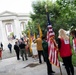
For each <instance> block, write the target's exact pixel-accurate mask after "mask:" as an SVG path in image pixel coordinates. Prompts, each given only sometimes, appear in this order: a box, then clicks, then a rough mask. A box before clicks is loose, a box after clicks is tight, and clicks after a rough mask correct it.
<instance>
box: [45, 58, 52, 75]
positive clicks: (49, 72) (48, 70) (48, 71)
mask: <svg viewBox="0 0 76 75" xmlns="http://www.w3.org/2000/svg"><path fill="white" fill-rule="evenodd" d="M45 59H46V61H45V62H46V65H47V73H48V75H50V74H51V73H52V65H51V63H50V61H49V59H48V58H45Z"/></svg>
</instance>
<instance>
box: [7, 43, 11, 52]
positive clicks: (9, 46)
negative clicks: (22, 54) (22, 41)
mask: <svg viewBox="0 0 76 75" xmlns="http://www.w3.org/2000/svg"><path fill="white" fill-rule="evenodd" d="M8 48H9V50H10V53H12V44H11V43H9V44H8Z"/></svg>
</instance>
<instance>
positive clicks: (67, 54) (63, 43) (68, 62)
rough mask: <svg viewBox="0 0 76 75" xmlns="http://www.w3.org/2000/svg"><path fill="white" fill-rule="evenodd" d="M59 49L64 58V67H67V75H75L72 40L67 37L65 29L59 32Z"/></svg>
mask: <svg viewBox="0 0 76 75" xmlns="http://www.w3.org/2000/svg"><path fill="white" fill-rule="evenodd" d="M58 48H59V52H60V57H61V58H62V60H63V63H64V66H65V69H66V72H67V75H74V67H73V65H72V50H71V45H70V39H69V37H68V36H67V35H66V33H65V30H64V29H60V30H59V37H58Z"/></svg>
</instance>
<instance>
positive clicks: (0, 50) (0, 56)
mask: <svg viewBox="0 0 76 75" xmlns="http://www.w3.org/2000/svg"><path fill="white" fill-rule="evenodd" d="M0 60H2V48H1V47H0Z"/></svg>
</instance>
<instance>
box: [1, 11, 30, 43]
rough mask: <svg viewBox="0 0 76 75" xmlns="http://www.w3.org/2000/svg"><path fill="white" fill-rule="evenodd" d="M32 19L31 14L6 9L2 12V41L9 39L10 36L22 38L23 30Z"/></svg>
mask: <svg viewBox="0 0 76 75" xmlns="http://www.w3.org/2000/svg"><path fill="white" fill-rule="evenodd" d="M29 20H30V18H29V14H17V13H13V12H9V11H5V12H3V13H1V14H0V42H3V43H4V42H5V41H8V38H9V36H10V35H11V34H12V33H13V34H14V36H15V37H16V38H18V39H20V37H21V35H22V31H23V30H24V29H25V28H26V25H27V24H28V21H29Z"/></svg>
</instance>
